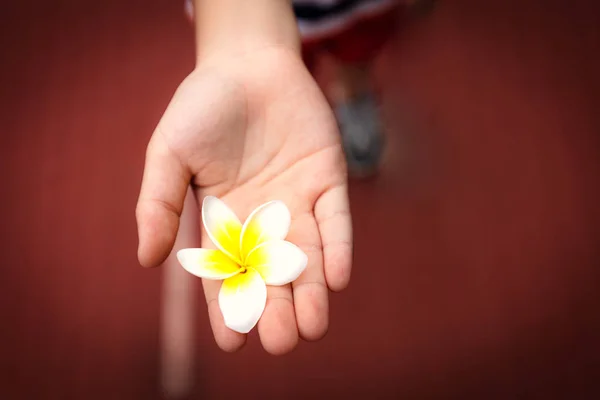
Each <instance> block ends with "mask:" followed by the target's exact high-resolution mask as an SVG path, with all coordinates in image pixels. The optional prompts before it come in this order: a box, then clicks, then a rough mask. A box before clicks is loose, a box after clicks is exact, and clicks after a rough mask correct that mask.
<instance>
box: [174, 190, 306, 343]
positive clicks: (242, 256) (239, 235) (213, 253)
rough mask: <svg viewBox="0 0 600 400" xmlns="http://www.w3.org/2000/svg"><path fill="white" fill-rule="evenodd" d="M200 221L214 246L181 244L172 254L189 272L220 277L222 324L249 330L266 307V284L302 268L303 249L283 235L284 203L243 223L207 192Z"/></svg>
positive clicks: (280, 281)
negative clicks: (205, 247) (221, 281)
mask: <svg viewBox="0 0 600 400" xmlns="http://www.w3.org/2000/svg"><path fill="white" fill-rule="evenodd" d="M202 222H203V223H204V228H205V229H206V232H207V233H208V236H209V238H210V240H211V241H212V242H213V243H214V244H215V246H216V247H217V250H210V249H182V250H180V251H179V252H178V253H177V259H178V260H179V262H180V263H181V265H182V266H183V268H184V269H185V270H186V271H188V272H189V273H191V274H193V275H196V276H198V277H200V278H204V279H212V280H223V284H222V285H221V290H220V291H219V297H218V301H219V308H220V309H221V312H222V313H223V319H224V321H225V325H226V326H227V327H228V328H229V329H231V330H234V331H236V332H239V333H248V332H250V330H252V328H254V326H255V325H256V324H257V323H258V320H259V319H260V317H261V316H262V313H263V311H264V309H265V305H266V303H267V287H266V285H272V286H282V285H286V284H288V283H290V282H292V281H294V280H296V278H298V277H299V276H300V274H301V273H302V272H303V271H304V269H305V268H306V264H307V262H308V257H307V256H306V254H305V253H304V252H303V251H302V250H300V248H298V247H297V246H296V245H294V244H292V243H290V242H288V241H285V240H284V239H285V237H286V236H287V234H288V231H289V229H290V223H291V216H290V212H289V210H288V208H287V206H286V205H285V204H284V203H283V202H281V201H271V202H268V203H266V204H263V205H262V206H260V207H258V208H257V209H256V210H254V211H253V212H252V213H251V214H250V216H249V217H248V219H247V220H246V222H245V223H244V225H242V223H241V222H240V220H239V219H238V217H237V216H236V215H235V213H234V212H233V211H232V210H231V209H230V208H229V207H227V205H226V204H225V203H224V202H223V201H221V200H219V199H218V198H216V197H212V196H208V197H205V198H204V201H203V203H202Z"/></svg>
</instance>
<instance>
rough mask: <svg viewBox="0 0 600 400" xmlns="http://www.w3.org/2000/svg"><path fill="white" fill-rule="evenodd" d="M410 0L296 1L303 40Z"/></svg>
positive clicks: (316, 36) (350, 24)
mask: <svg viewBox="0 0 600 400" xmlns="http://www.w3.org/2000/svg"><path fill="white" fill-rule="evenodd" d="M410 2H411V1H410V0H293V1H292V3H293V6H294V12H295V13H296V18H297V20H298V28H299V30H300V34H301V35H302V39H303V40H308V41H312V40H315V39H319V38H323V37H328V36H332V35H335V34H336V33H339V32H342V31H345V30H346V29H348V28H350V27H351V26H352V25H353V24H354V23H355V22H357V21H358V20H362V19H365V18H371V17H376V16H379V15H381V14H384V13H386V12H387V11H389V10H391V9H393V7H394V6H397V5H398V4H401V3H410Z"/></svg>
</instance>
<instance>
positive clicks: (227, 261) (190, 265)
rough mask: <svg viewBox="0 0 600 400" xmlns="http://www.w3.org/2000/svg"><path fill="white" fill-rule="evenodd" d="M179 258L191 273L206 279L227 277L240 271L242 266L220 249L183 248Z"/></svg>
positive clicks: (178, 255)
mask: <svg viewBox="0 0 600 400" xmlns="http://www.w3.org/2000/svg"><path fill="white" fill-rule="evenodd" d="M177 260H179V263H180V264H181V266H182V267H183V268H184V269H185V270H186V271H188V272H189V273H190V274H193V275H196V276H198V277H200V278H205V279H225V278H229V277H231V276H233V275H235V274H237V273H238V272H239V271H240V266H239V265H237V264H236V263H235V262H233V260H231V258H229V257H227V256H226V255H225V254H224V253H223V252H221V251H219V250H209V249H182V250H179V251H178V252H177Z"/></svg>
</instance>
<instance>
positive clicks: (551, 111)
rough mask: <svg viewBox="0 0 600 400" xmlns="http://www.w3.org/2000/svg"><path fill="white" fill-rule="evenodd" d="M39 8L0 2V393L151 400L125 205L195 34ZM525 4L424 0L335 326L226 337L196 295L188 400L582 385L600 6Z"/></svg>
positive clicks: (589, 356) (586, 357)
mask: <svg viewBox="0 0 600 400" xmlns="http://www.w3.org/2000/svg"><path fill="white" fill-rule="evenodd" d="M33 3H39V4H38V5H37V7H38V8H35V7H34V6H33V5H32V2H21V3H20V4H22V5H12V6H8V5H3V6H2V8H3V11H2V12H1V14H2V16H1V17H0V19H2V20H3V22H2V23H1V24H0V45H1V46H2V49H3V52H2V54H3V55H2V58H1V61H0V71H1V73H0V84H1V86H0V88H1V89H0V94H1V101H2V104H1V105H2V107H1V109H0V115H1V118H2V124H1V125H0V126H1V127H2V133H0V171H2V190H3V196H2V199H1V200H0V201H1V203H0V204H1V205H2V207H1V208H0V210H1V215H0V216H1V219H2V223H1V224H0V234H1V236H0V238H1V239H2V255H3V263H2V272H1V278H0V282H1V283H0V285H1V289H2V292H1V293H2V297H1V299H2V301H1V303H0V318H1V319H0V320H1V321H2V328H1V329H0V346H1V347H0V372H1V375H0V383H1V385H0V397H1V398H2V399H26V398H27V399H50V398H56V399H67V398H76V399H142V398H143V399H156V398H159V397H160V394H159V385H158V368H159V356H158V353H159V351H158V338H159V337H158V336H159V307H160V298H159V294H160V280H161V271H160V270H158V269H157V270H144V269H142V268H140V267H138V264H137V262H136V258H135V252H136V245H137V239H136V229H135V221H134V206H135V201H136V196H137V191H138V188H139V180H140V175H141V171H142V162H143V155H144V147H145V143H146V142H147V140H148V137H149V135H150V133H151V131H152V129H153V127H154V125H155V123H156V122H157V120H158V118H159V117H160V115H161V112H162V110H163V109H164V107H165V105H166V103H167V102H168V100H169V97H170V95H171V94H172V92H173V90H174V89H175V87H176V85H177V84H178V82H179V81H180V80H181V79H182V78H183V77H184V76H185V75H186V73H187V72H188V71H189V70H190V68H192V66H193V53H192V37H191V29H190V27H189V26H188V25H187V24H186V22H185V20H184V16H183V12H182V5H181V4H180V2H178V1H171V0H162V1H128V2H117V1H107V2H99V1H96V2H82V1H75V0H73V1H66V0H62V1H56V2H33ZM88 3H89V4H88ZM492 3H499V4H501V5H491V4H492ZM523 3H525V2H519V1H516V0H515V1H505V2H485V1H475V0H473V1H467V0H463V1H458V0H457V1H446V2H442V4H441V5H440V6H439V7H438V9H437V10H436V12H435V13H434V14H432V15H430V16H429V17H427V18H424V19H422V20H419V21H415V22H414V23H412V24H411V25H410V26H408V27H407V28H406V29H405V30H404V31H403V32H402V33H401V34H400V35H398V38H397V40H395V41H394V43H393V44H392V46H391V47H390V49H389V50H388V52H387V54H386V55H385V56H384V57H383V59H382V62H381V64H380V67H379V72H378V73H379V78H380V79H381V80H382V81H385V98H386V101H387V103H386V110H387V111H388V112H390V118H389V124H390V130H391V131H392V136H391V139H390V140H391V146H392V148H391V153H390V157H389V159H388V162H387V164H386V167H385V170H384V172H383V174H382V176H381V177H380V178H379V179H377V180H374V181H371V182H362V183H356V184H353V186H352V193H351V195H352V207H353V211H354V217H355V229H356V262H355V269H354V271H355V273H354V276H353V281H352V284H351V287H350V288H349V290H347V291H346V292H344V293H343V294H336V295H334V296H333V298H332V305H331V312H332V316H331V329H330V332H329V335H328V336H327V337H326V339H324V340H323V341H321V342H319V343H316V344H307V343H302V344H301V345H300V346H299V348H298V349H297V351H295V352H294V353H293V354H291V355H289V356H286V357H279V358H276V357H271V356H268V355H266V354H265V353H264V352H263V351H262V350H261V348H260V345H259V343H258V340H257V338H255V337H252V338H251V340H250V343H249V344H248V346H247V347H246V348H245V349H244V350H243V351H242V352H241V353H239V354H234V355H231V354H223V353H221V352H220V351H218V350H217V348H216V346H215V344H214V342H213V340H212V338H211V334H210V331H209V326H208V322H207V317H206V312H205V310H204V309H203V308H202V307H200V311H199V313H198V324H197V327H198V332H197V354H196V358H195V359H196V362H197V364H196V367H197V371H196V376H197V382H196V387H195V389H194V397H193V398H197V399H200V398H202V399H223V398H249V399H251V398H262V399H265V398H279V399H283V398H286V399H287V398H290V399H291V398H298V399H307V398H311V397H315V398H327V399H329V398H337V397H338V396H342V395H343V396H351V395H357V396H359V398H382V397H387V398H404V399H425V398H441V399H447V398H461V399H468V398H478V399H490V398H510V399H516V398H545V399H548V398H569V399H575V398H577V399H583V398H586V399H588V398H593V397H595V396H599V395H600V383H598V382H600V381H599V380H598V378H600V348H599V345H598V338H599V337H600V314H599V313H598V309H599V307H598V306H599V305H600V298H599V297H600V295H599V293H600V270H599V269H598V267H599V266H600V228H599V226H600V225H599V224H600V212H599V209H598V208H599V207H598V205H599V204H600V190H599V182H600V165H599V164H600V161H599V157H598V155H599V149H600V137H599V134H600V113H599V107H600V76H599V75H598V72H599V71H600V60H599V53H598V52H599V50H600V45H599V44H600V28H599V27H600V18H599V17H598V15H600V13H599V12H598V7H597V6H595V5H594V2H593V1H589V2H584V1H577V2H559V1H541V0H540V1H529V2H526V3H527V5H525V4H523ZM199 301H200V302H201V301H203V300H201V299H199ZM367 396H371V397H367Z"/></svg>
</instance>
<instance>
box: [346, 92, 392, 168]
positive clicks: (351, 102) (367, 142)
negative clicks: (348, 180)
mask: <svg viewBox="0 0 600 400" xmlns="http://www.w3.org/2000/svg"><path fill="white" fill-rule="evenodd" d="M334 111H335V114H336V117H337V121H338V125H339V128H340V132H341V134H342V143H343V145H344V151H345V153H346V161H347V163H348V171H349V174H350V176H351V177H354V178H365V177H369V176H372V175H374V174H376V173H377V172H378V170H379V165H380V163H381V159H382V155H383V149H384V136H383V134H382V127H381V123H380V116H379V110H378V107H377V104H376V102H375V99H374V98H373V97H372V96H371V95H369V94H363V95H360V96H357V97H351V98H349V99H347V100H345V101H343V102H340V103H338V104H337V105H336V106H335V109H334Z"/></svg>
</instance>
